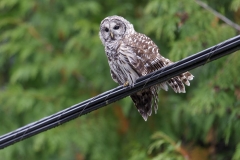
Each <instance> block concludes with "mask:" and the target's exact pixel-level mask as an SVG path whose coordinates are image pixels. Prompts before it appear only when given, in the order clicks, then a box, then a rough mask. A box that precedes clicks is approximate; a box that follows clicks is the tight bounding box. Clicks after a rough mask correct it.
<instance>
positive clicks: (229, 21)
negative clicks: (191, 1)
mask: <svg viewBox="0 0 240 160" xmlns="http://www.w3.org/2000/svg"><path fill="white" fill-rule="evenodd" d="M195 1H196V3H197V4H198V5H200V6H201V7H203V8H204V9H206V10H208V11H210V12H212V13H213V14H214V15H215V16H216V17H218V18H219V19H221V20H222V21H223V22H225V23H226V24H228V25H229V26H231V27H233V28H234V29H236V30H237V31H238V32H240V25H238V24H236V23H234V22H233V21H231V20H230V19H228V18H227V17H225V16H223V15H222V14H221V13H219V12H217V11H215V10H214V9H212V8H211V7H209V6H208V5H207V4H206V3H204V2H202V1H200V0H195Z"/></svg>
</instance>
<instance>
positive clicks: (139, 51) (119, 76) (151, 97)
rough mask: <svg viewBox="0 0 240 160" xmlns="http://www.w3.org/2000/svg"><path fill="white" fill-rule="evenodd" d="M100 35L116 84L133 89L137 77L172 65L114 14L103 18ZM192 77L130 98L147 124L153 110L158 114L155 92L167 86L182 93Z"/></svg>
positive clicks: (179, 79) (154, 46)
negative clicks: (129, 86)
mask: <svg viewBox="0 0 240 160" xmlns="http://www.w3.org/2000/svg"><path fill="white" fill-rule="evenodd" d="M99 36H100V39H101V41H102V43H103V45H104V47H105V53H106V56H107V59H108V63H109V67H110V73H111V76H112V79H113V80H114V81H115V82H116V83H118V84H119V85H124V86H127V85H131V86H133V85H134V83H135V82H136V80H137V79H138V78H139V77H141V76H145V75H147V74H149V73H151V72H153V71H156V70H158V69H161V68H162V67H165V66H167V65H170V64H172V63H173V62H171V61H170V60H169V59H167V58H164V57H163V56H161V55H160V52H159V49H158V47H157V45H156V44H155V43H154V42H153V41H152V40H151V39H150V38H149V37H147V36H146V35H144V34H141V33H138V32H136V31H135V30H134V27H133V25H132V24H131V23H130V22H129V21H127V20H126V19H124V18H123V17H120V16H116V15H114V16H110V17H106V18H105V19H103V20H102V22H101V24H100V31H99ZM193 77H194V76H193V75H192V74H191V73H189V72H185V73H183V74H181V75H179V76H176V77H174V78H171V79H169V80H168V81H166V82H164V83H161V84H158V85H155V86H153V87H150V88H148V89H143V90H141V91H138V92H137V93H134V94H132V95H130V97H131V98H132V100H133V102H134V104H135V106H136V108H137V110H138V112H139V113H140V114H141V116H142V117H143V119H144V120H145V121H147V118H148V116H150V115H151V114H152V108H154V111H155V113H156V112H157V109H158V91H159V90H160V89H161V88H162V89H163V90H165V91H167V90H168V85H169V86H170V87H171V88H172V89H173V90H174V91H175V92H176V93H185V85H187V86H189V85H190V82H189V81H190V80H192V79H193ZM184 84H185V85H184Z"/></svg>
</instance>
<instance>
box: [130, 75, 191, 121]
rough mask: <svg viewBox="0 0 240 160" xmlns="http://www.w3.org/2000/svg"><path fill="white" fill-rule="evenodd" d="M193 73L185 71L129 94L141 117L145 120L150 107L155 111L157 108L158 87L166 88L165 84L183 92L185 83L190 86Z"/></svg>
mask: <svg viewBox="0 0 240 160" xmlns="http://www.w3.org/2000/svg"><path fill="white" fill-rule="evenodd" d="M193 77H194V76H193V75H192V74H191V73H190V72H185V73H183V74H181V75H179V76H176V77H174V78H171V79H170V80H168V81H167V82H164V83H161V84H160V85H156V86H153V87H150V88H147V89H144V90H141V91H139V92H137V93H134V94H132V95H130V97H131V98H132V100H133V102H134V104H135V106H136V107H137V109H138V112H139V113H140V114H141V116H142V117H143V119H144V120H145V121H147V118H148V116H151V114H152V108H154V111H155V113H156V112H157V109H158V90H159V89H160V88H162V89H164V90H166V91H167V90H168V87H167V84H168V85H169V86H170V87H171V88H172V89H173V90H174V91H175V92H176V93H185V92H186V91H185V86H184V84H185V85H187V86H190V82H189V81H190V80H192V79H193ZM166 83H167V84H166Z"/></svg>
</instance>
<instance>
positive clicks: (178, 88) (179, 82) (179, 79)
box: [167, 72, 194, 93]
mask: <svg viewBox="0 0 240 160" xmlns="http://www.w3.org/2000/svg"><path fill="white" fill-rule="evenodd" d="M193 77H194V76H193V75H192V74H191V73H190V72H185V73H183V74H181V75H179V76H176V77H173V78H171V79H170V80H168V81H167V83H168V85H169V86H170V87H171V88H172V89H173V90H174V91H175V92H176V93H185V92H186V91H185V85H187V86H190V82H189V81H190V80H193ZM184 84H185V85H184Z"/></svg>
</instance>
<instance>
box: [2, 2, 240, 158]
mask: <svg viewBox="0 0 240 160" xmlns="http://www.w3.org/2000/svg"><path fill="white" fill-rule="evenodd" d="M206 3H207V2H206ZM209 5H210V6H211V7H212V8H214V9H215V10H216V11H218V12H220V13H221V14H223V15H224V16H226V17H228V18H229V19H231V20H232V21H235V22H236V23H239V22H240V19H239V0H231V1H228V0H224V1H211V2H209ZM0 13H1V14H0V102H1V103H0V113H1V116H0V123H1V127H0V134H1V135H2V134H5V133H8V132H10V131H12V130H15V129H17V128H19V127H21V126H24V125H26V124H28V123H31V122H33V121H37V120H39V119H41V118H43V117H46V116H49V115H51V114H53V113H55V112H58V111H60V110H62V109H64V108H67V107H69V106H71V105H73V104H75V103H78V102H81V101H83V100H86V99H88V98H91V97H93V96H95V95H97V94H100V93H102V92H104V91H107V90H109V89H111V88H113V87H116V86H117V84H115V83H114V82H113V80H112V79H111V77H110V73H109V67H108V63H107V58H106V56H105V53H104V49H103V46H102V44H101V42H100V39H99V37H98V32H99V24H100V22H101V20H102V19H103V18H105V17H106V16H109V15H113V14H117V15H121V16H123V17H125V18H127V19H128V20H129V21H131V22H132V23H133V24H134V27H135V29H136V30H137V31H138V32H141V33H145V34H146V35H148V36H149V37H151V39H153V40H154V42H155V43H156V44H157V45H158V46H159V48H160V51H161V54H162V55H164V56H165V57H168V58H170V59H171V60H173V61H177V60H180V59H182V58H184V57H186V56H189V55H191V54H193V53H195V52H198V51H201V50H203V49H205V48H207V47H210V46H212V45H214V44H217V43H219V42H221V41H223V40H226V39H228V38H231V37H233V36H235V35H236V33H237V32H236V31H235V30H234V29H233V28H231V27H230V26H229V25H227V24H225V23H224V22H222V21H220V20H219V19H218V18H217V17H215V16H214V15H213V14H212V13H211V12H209V11H207V10H205V9H204V8H201V7H200V6H198V4H197V3H195V2H194V1H192V0H180V1H173V0H152V1H143V0H140V1H139V0H133V1H127V0H122V1H110V0H104V1H103V0H102V1H96V0H91V1H89V0H81V1H76V0H69V1H52V0H39V1H27V0H21V1H17V0H1V1H0ZM239 59H240V54H239V52H236V53H234V54H231V55H229V56H227V57H225V58H221V59H219V60H217V61H215V62H212V63H210V64H206V65H204V66H202V67H200V68H197V69H195V70H193V71H191V72H192V73H193V74H194V76H195V78H194V80H193V81H192V82H191V87H187V88H186V90H187V93H186V94H175V93H174V92H173V91H171V90H170V91H169V92H164V91H160V95H159V98H160V102H159V103H160V105H159V111H158V113H157V114H155V115H152V116H151V117H150V118H149V120H148V121H147V122H144V121H143V120H142V118H141V116H140V115H139V113H138V112H137V110H136V109H135V107H134V106H133V103H132V101H131V100H130V99H129V98H125V99H124V100H121V101H119V102H116V103H114V104H112V105H110V106H111V107H105V108H103V109H100V110H97V111H93V112H91V113H90V114H87V115H84V116H82V117H79V118H78V119H76V120H73V121H71V122H69V123H66V124H64V125H62V126H59V127H57V128H55V129H52V130H49V131H47V132H44V133H41V134H39V135H36V136H34V137H32V138H29V139H27V140H24V141H22V142H19V143H16V144H14V145H13V146H9V147H7V148H5V149H3V150H1V151H0V157H1V158H2V159H6V160H10V159H16V157H17V158H18V159H20V160H21V159H36V160H38V159H60V160H61V159H105V160H108V159H109V160H110V159H130V160H136V159H146V160H148V159H155V160H157V159H164V160H165V159H177V160H178V159H179V160H180V159H186V157H188V158H189V159H197V158H198V159H199V158H200V159H233V160H237V159H240V144H239V142H240V137H239V133H240V79H239V68H240V63H239ZM151 135H153V140H151ZM180 142H181V143H180ZM213 151H214V152H213ZM199 155H200V156H201V157H198V156H199Z"/></svg>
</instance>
